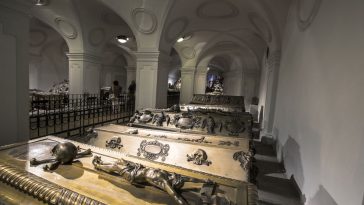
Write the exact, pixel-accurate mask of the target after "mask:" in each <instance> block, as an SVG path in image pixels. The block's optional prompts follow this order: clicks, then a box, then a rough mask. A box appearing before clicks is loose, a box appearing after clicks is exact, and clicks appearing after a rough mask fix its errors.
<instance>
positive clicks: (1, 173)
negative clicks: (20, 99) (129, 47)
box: [0, 136, 257, 205]
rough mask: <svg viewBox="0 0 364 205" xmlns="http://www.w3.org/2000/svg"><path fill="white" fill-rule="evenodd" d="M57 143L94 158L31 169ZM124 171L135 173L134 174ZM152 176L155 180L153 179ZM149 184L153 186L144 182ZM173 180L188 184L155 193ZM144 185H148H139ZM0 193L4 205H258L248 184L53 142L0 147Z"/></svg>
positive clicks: (44, 140) (52, 139)
mask: <svg viewBox="0 0 364 205" xmlns="http://www.w3.org/2000/svg"><path fill="white" fill-rule="evenodd" d="M60 143H62V144H64V143H72V144H73V145H75V146H77V147H79V150H80V151H85V150H88V149H90V150H91V151H92V156H91V155H90V156H85V157H82V158H78V159H75V160H74V161H73V162H72V163H68V164H61V165H59V167H58V168H57V169H55V170H53V171H52V172H49V171H45V170H43V168H42V166H41V165H39V166H31V165H30V162H31V161H32V158H38V159H45V158H49V156H50V155H51V151H54V147H57V146H58V145H59V144H60ZM147 147H148V145H147V146H146V147H145V150H146V151H147V152H151V153H155V152H156V150H155V149H158V147H154V145H152V146H151V147H148V148H147ZM167 157H169V156H167ZM121 162H124V164H122V163H121ZM109 164H110V165H111V166H108V165H109ZM124 165H125V166H124ZM118 166H119V169H117V168H118ZM105 167H106V168H107V169H106V168H105ZM110 167H111V168H110ZM124 167H127V168H130V167H134V169H133V170H135V172H133V171H132V170H129V169H124ZM104 168H105V169H104ZM109 168H110V169H109ZM121 168H123V169H121ZM144 170H146V171H147V172H146V174H143V173H144V172H142V171H144ZM108 171H110V172H112V174H110V173H109V172H108ZM151 171H152V172H153V173H157V175H155V176H154V175H153V174H152V175H151V174H150V173H149V172H151ZM125 173H129V174H131V175H130V176H132V177H131V178H128V177H125V176H129V175H125ZM158 174H159V175H158ZM153 177H154V178H153ZM167 177H171V178H167ZM151 178H153V180H154V181H149V180H148V179H151ZM172 178H173V180H174V179H182V178H183V179H184V180H185V182H186V183H184V184H183V186H180V187H177V186H173V189H177V188H178V189H180V191H179V192H178V195H174V194H173V193H172V192H170V191H165V190H163V189H161V188H157V187H156V185H158V184H156V182H158V181H159V182H168V183H169V182H170V181H168V180H172ZM142 179H147V180H146V182H150V184H140V183H139V182H140V181H141V180H142ZM161 179H162V180H161ZM187 179H188V180H187ZM173 182H175V181H173ZM153 183H155V184H153ZM168 183H167V185H168ZM0 190H1V192H0V202H1V203H3V204H27V205H28V204H31V205H32V204H95V205H96V204H97V205H103V204H121V205H137V204H146V205H152V204H168V205H169V204H181V203H179V202H178V200H176V198H177V199H178V198H181V197H182V198H183V199H184V200H185V202H186V203H185V204H191V205H192V204H216V205H218V204H235V205H248V204H256V203H257V192H256V188H255V186H254V185H252V184H250V183H248V182H244V181H241V180H235V179H230V178H226V177H220V176H217V175H213V174H208V173H204V172H200V171H198V170H191V169H188V168H183V167H180V166H175V165H170V164H168V163H161V162H160V161H159V160H154V161H152V160H148V159H146V158H144V157H138V156H133V155H127V154H125V153H122V152H117V151H113V150H108V149H103V148H99V147H94V146H90V145H87V144H83V143H78V142H75V141H71V140H65V139H61V138H57V137H52V136H48V137H43V138H39V139H36V140H31V141H29V142H25V143H17V144H12V145H8V146H3V147H0ZM173 196H175V197H173Z"/></svg>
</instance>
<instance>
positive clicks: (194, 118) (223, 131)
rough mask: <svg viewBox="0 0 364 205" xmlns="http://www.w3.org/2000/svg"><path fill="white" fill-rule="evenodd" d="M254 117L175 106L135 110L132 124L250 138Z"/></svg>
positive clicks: (239, 113)
mask: <svg viewBox="0 0 364 205" xmlns="http://www.w3.org/2000/svg"><path fill="white" fill-rule="evenodd" d="M252 123H253V118H252V115H251V114H249V113H246V112H224V111H219V110H206V109H196V110H193V111H191V110H189V111H187V112H185V111H180V109H179V106H178V105H175V106H173V107H172V108H169V109H144V110H141V111H136V112H135V114H134V115H133V116H132V117H131V118H130V123H129V125H131V126H139V127H147V128H153V129H164V130H170V131H180V132H187V133H197V134H203V133H205V134H209V135H222V136H234V137H245V138H251V134H252Z"/></svg>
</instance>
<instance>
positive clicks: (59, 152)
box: [30, 142, 91, 171]
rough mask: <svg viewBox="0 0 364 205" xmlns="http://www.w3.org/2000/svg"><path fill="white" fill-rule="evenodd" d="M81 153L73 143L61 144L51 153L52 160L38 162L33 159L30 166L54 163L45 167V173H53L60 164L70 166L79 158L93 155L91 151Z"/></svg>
mask: <svg viewBox="0 0 364 205" xmlns="http://www.w3.org/2000/svg"><path fill="white" fill-rule="evenodd" d="M79 151H80V148H79V147H76V146H75V145H74V144H73V143H71V142H63V143H59V144H57V145H56V146H54V147H53V149H52V151H51V153H52V156H53V157H52V158H50V159H44V160H37V159H35V158H33V159H32V160H31V161H30V164H31V165H34V166H36V165H39V164H45V163H52V164H51V165H50V166H48V165H45V166H44V167H43V169H44V170H45V171H51V170H55V169H57V167H58V166H59V165H60V164H70V163H72V162H73V160H75V159H77V158H81V157H84V156H89V155H91V149H88V150H86V151H83V152H79Z"/></svg>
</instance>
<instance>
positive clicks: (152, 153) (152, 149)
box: [137, 140, 169, 161]
mask: <svg viewBox="0 0 364 205" xmlns="http://www.w3.org/2000/svg"><path fill="white" fill-rule="evenodd" d="M168 151H169V145H168V144H162V143H160V142H158V141H157V140H155V141H149V142H148V141H147V140H143V141H142V142H141V143H140V147H139V148H138V153H137V155H138V156H140V155H143V156H144V157H145V158H147V159H149V160H156V159H158V158H159V157H161V158H162V159H161V160H162V161H165V160H166V157H167V156H168Z"/></svg>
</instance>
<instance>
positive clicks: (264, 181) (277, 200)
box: [255, 141, 301, 205]
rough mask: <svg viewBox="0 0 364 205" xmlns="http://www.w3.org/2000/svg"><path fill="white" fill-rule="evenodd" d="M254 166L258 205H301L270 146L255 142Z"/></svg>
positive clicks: (296, 193)
mask: <svg viewBox="0 0 364 205" xmlns="http://www.w3.org/2000/svg"><path fill="white" fill-rule="evenodd" d="M255 147H256V151H257V153H256V155H255V158H256V166H257V167H258V168H259V174H258V177H257V181H258V182H257V185H258V194H259V203H258V204H259V205H278V204H279V205H301V203H300V197H299V193H298V192H297V190H296V188H295V186H294V184H293V183H292V181H291V180H290V179H289V177H287V176H286V174H285V169H284V166H283V164H282V163H279V162H278V161H277V158H276V153H275V151H274V149H273V146H272V145H271V144H268V143H265V142H263V141H256V142H255Z"/></svg>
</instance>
